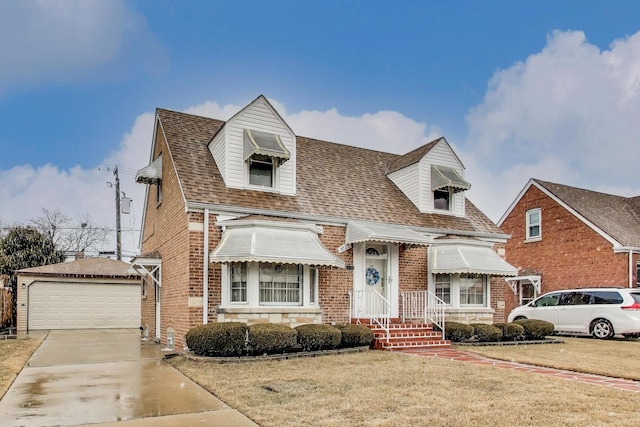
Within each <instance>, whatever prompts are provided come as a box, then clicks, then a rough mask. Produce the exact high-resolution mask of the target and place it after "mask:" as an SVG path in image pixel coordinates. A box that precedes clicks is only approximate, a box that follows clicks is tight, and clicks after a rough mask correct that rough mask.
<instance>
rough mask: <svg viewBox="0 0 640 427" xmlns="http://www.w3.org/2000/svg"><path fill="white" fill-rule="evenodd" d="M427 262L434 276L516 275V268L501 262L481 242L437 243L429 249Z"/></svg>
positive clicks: (500, 259)
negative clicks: (440, 274) (472, 274)
mask: <svg viewBox="0 0 640 427" xmlns="http://www.w3.org/2000/svg"><path fill="white" fill-rule="evenodd" d="M429 262H430V264H431V272H432V273H434V274H438V273H444V274H462V273H475V274H487V275H490V276H517V275H518V269H517V268H515V267H514V266H512V265H511V264H509V263H508V262H506V261H505V260H503V259H502V258H501V257H500V256H499V255H498V254H497V253H495V251H494V250H493V249H492V248H491V247H490V246H489V245H485V244H483V243H481V242H478V243H475V242H473V243H472V242H467V243H445V242H442V243H438V244H436V245H435V246H433V247H432V249H431V254H430V256H429Z"/></svg>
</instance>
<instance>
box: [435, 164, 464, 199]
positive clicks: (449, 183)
mask: <svg viewBox="0 0 640 427" xmlns="http://www.w3.org/2000/svg"><path fill="white" fill-rule="evenodd" d="M443 188H451V189H452V190H453V191H454V192H455V193H458V192H460V191H466V190H468V189H470V188H471V184H469V183H468V182H467V181H465V180H464V178H463V177H462V176H460V174H459V173H458V171H457V170H455V169H454V168H451V167H448V166H441V165H431V190H442V189H443Z"/></svg>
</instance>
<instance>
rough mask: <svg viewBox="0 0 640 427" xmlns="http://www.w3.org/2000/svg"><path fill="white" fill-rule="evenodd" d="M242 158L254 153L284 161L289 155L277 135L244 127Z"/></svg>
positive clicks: (247, 157)
mask: <svg viewBox="0 0 640 427" xmlns="http://www.w3.org/2000/svg"><path fill="white" fill-rule="evenodd" d="M243 140H244V159H245V160H247V159H249V158H250V157H252V156H255V155H262V156H267V157H273V158H276V159H279V160H280V163H284V162H286V161H287V160H289V158H290V157H291V154H290V153H289V150H287V149H286V147H285V146H284V144H283V143H282V140H281V139H280V136H279V135H275V134H272V133H266V132H259V131H257V130H251V129H245V130H244V135H243Z"/></svg>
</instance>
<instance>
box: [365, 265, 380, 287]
mask: <svg viewBox="0 0 640 427" xmlns="http://www.w3.org/2000/svg"><path fill="white" fill-rule="evenodd" d="M379 281H380V272H379V271H378V270H376V269H375V268H373V267H369V268H367V285H369V286H373V285H375V284H376V283H378V282H379Z"/></svg>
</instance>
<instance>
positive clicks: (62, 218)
mask: <svg viewBox="0 0 640 427" xmlns="http://www.w3.org/2000/svg"><path fill="white" fill-rule="evenodd" d="M31 224H33V226H34V227H35V228H36V229H37V230H38V231H40V232H41V233H42V234H44V235H45V236H47V237H48V238H50V239H51V240H52V241H53V243H55V245H56V246H57V247H58V248H60V249H62V250H65V251H66V250H67V249H66V248H63V247H62V245H61V242H60V240H61V239H62V235H63V233H64V232H65V231H67V230H68V229H69V228H70V227H71V218H70V217H69V216H68V215H67V214H65V213H64V212H62V211H61V210H60V209H54V210H49V209H47V208H42V214H41V215H40V216H37V217H35V218H33V219H32V220H31ZM69 250H70V249H69Z"/></svg>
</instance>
